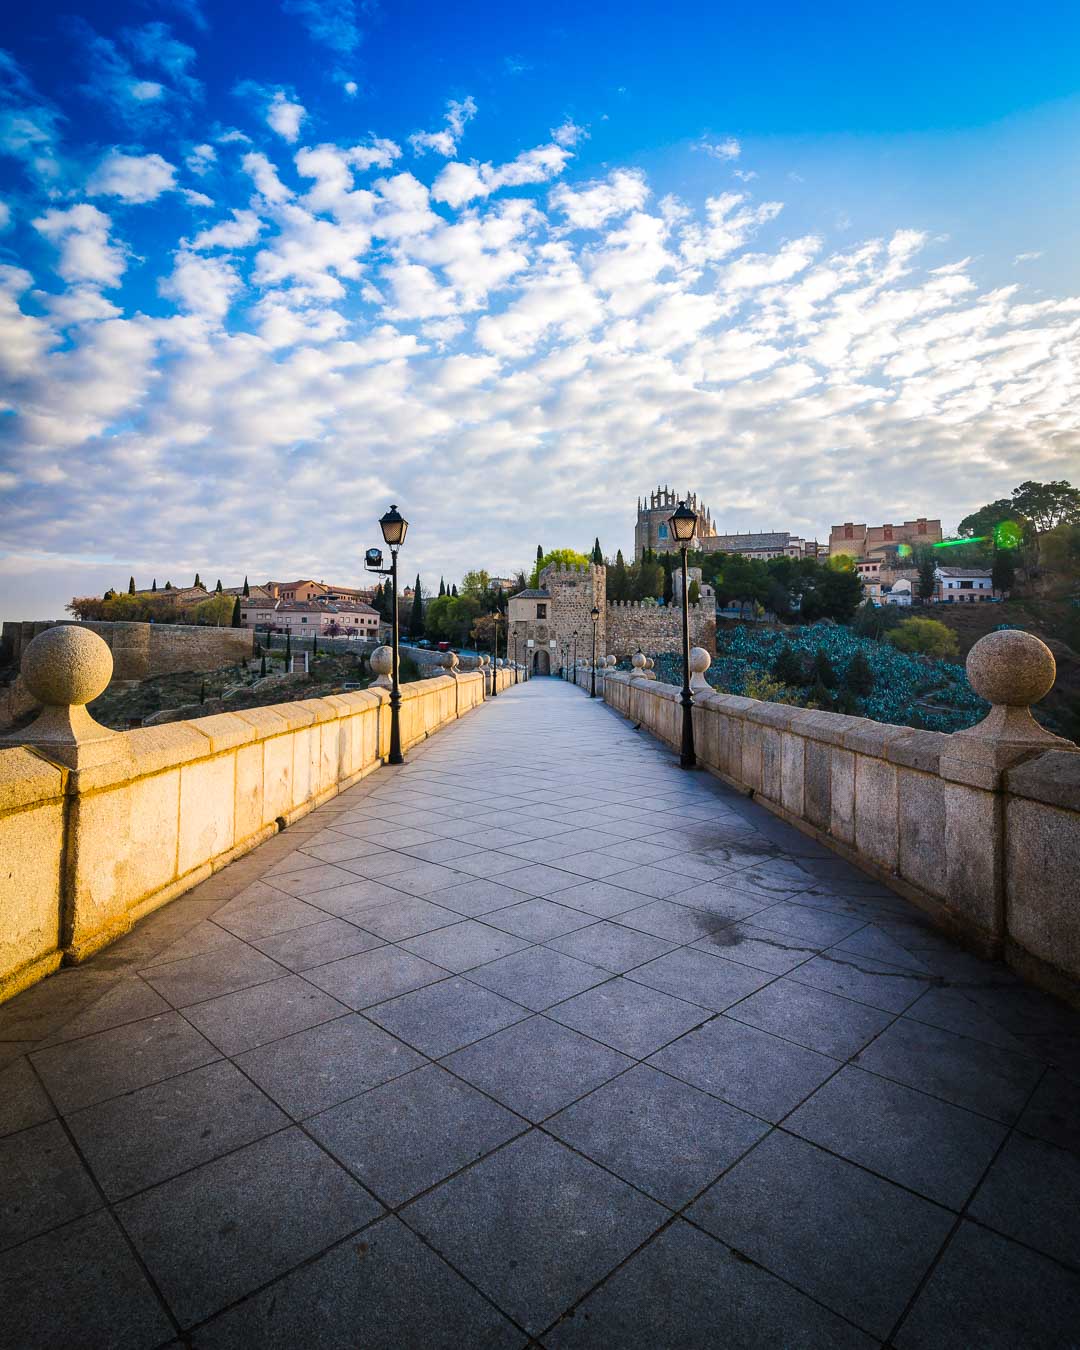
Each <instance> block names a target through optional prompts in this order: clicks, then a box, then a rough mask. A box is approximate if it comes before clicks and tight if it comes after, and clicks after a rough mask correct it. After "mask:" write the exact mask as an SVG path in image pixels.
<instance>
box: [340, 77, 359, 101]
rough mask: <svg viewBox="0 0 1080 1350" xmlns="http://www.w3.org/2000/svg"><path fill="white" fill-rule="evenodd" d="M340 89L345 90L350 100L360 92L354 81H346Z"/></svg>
mask: <svg viewBox="0 0 1080 1350" xmlns="http://www.w3.org/2000/svg"><path fill="white" fill-rule="evenodd" d="M342 88H343V89H344V90H345V92H346V93H347V94H348V96H349V97H350V98H355V97H356V95H357V94H358V93H359V92H360V86H359V85H358V84H357V83H356V81H355V80H346V81H345V83H344V85H343V86H342Z"/></svg>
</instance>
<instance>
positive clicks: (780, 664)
mask: <svg viewBox="0 0 1080 1350" xmlns="http://www.w3.org/2000/svg"><path fill="white" fill-rule="evenodd" d="M772 673H773V678H774V679H777V680H779V681H780V683H781V684H792V685H803V684H805V683H806V678H805V676H804V675H803V666H802V662H801V661H800V660H799V658H798V657H797V656H796V655H795V653H794V652H793V651H792V650H791V648H790V647H789V646H788V644H787V643H786V642H785V643H784V645H783V646H782V647H781V648H780V650H779V651H778V652H777V653H776V657H775V659H774V660H773V663H772Z"/></svg>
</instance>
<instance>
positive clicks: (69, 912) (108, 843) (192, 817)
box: [0, 670, 512, 1001]
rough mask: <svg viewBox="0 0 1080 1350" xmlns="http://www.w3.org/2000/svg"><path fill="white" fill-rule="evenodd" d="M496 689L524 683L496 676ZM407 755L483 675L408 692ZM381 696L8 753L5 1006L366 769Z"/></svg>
mask: <svg viewBox="0 0 1080 1350" xmlns="http://www.w3.org/2000/svg"><path fill="white" fill-rule="evenodd" d="M498 675H499V688H500V689H502V688H504V687H506V685H507V684H508V683H509V680H510V678H511V677H512V672H511V671H509V670H500V671H499V672H498ZM401 699H402V701H401V741H402V747H403V749H408V747H409V746H412V745H415V744H416V743H417V742H419V741H422V740H424V739H425V737H427V736H430V735H432V734H433V733H434V732H435V731H437V730H438V729H439V728H440V727H443V726H445V725H447V724H448V723H449V722H452V721H454V720H455V719H456V718H459V717H462V716H464V715H465V714H466V713H468V712H470V711H471V710H472V709H473V708H475V707H478V706H479V705H480V704H481V703H483V701H484V680H483V677H482V676H481V675H480V674H479V673H475V674H459V675H457V676H449V675H443V676H440V677H438V678H435V679H429V680H423V681H418V682H416V683H413V684H407V685H404V686H403V687H402V690H401ZM389 737H390V710H389V707H388V695H387V694H386V692H385V691H383V690H381V689H378V690H362V691H357V692H354V693H349V694H339V695H332V696H330V697H328V698H315V699H307V700H304V701H301V702H296V703H281V704H276V705H273V706H270V707H265V708H252V709H248V710H244V711H240V712H229V713H221V714H219V715H217V716H213V717H203V718H198V719H196V720H194V721H190V722H183V723H173V724H171V725H166V726H157V727H146V728H140V729H139V730H136V731H131V732H125V733H116V734H115V736H112V737H110V738H109V739H108V741H107V742H106V744H105V751H104V755H103V757H99V758H101V762H97V763H95V764H93V765H92V766H90V767H86V768H81V769H77V770H76V769H68V768H63V767H60V766H58V765H56V764H53V763H50V762H49V761H48V760H47V759H46V758H44V757H43V754H42V752H40V751H34V750H31V749H28V748H24V747H14V748H10V749H3V750H0V859H2V863H3V865H2V866H0V1001H2V1000H3V999H5V998H10V997H11V996H12V995H13V994H16V993H18V992H19V990H20V989H23V988H26V987H27V986H28V985H29V984H32V983H33V982H34V981H35V980H37V979H40V978H41V977H42V976H44V975H48V974H49V973H50V972H51V971H53V970H55V969H56V967H57V966H58V965H59V964H60V962H61V960H66V961H69V962H71V961H79V960H82V959H83V958H84V957H86V956H88V955H90V954H91V953H93V952H95V951H97V950H98V949H99V948H101V947H102V946H104V945H105V944H106V943H108V942H111V941H112V940H114V939H115V938H117V937H119V936H121V935H122V934H123V933H125V932H127V931H128V930H129V929H130V928H131V926H132V925H133V924H134V923H135V922H136V921H137V920H138V919H140V918H141V917H143V916H144V915H146V914H148V913H150V912H151V911H153V910H155V909H157V908H158V907H159V906H161V905H163V904H165V903H166V902H167V901H169V900H171V899H173V898H175V897H176V896H177V895H180V894H182V893H183V892H185V891H187V890H190V889H191V887H193V886H195V885H197V884H198V883H199V882H201V881H203V880H205V878H206V877H208V876H210V875H211V873H213V872H214V871H217V870H218V869H219V868H221V867H223V866H225V864H226V863H228V862H230V861H231V860H232V859H233V858H235V857H237V856H239V855H240V854H242V853H245V852H247V851H248V850H249V849H251V848H254V847H255V846H256V845H257V844H259V843H261V842H262V841H263V840H264V839H267V838H269V837H270V836H271V835H273V834H275V833H276V832H277V831H278V830H279V829H281V828H283V827H284V826H285V825H287V824H289V823H291V822H292V821H295V820H297V819H299V818H300V817H301V816H303V815H305V814H306V813H307V812H308V811H311V810H312V809H313V808H314V807H316V806H318V805H320V804H321V803H322V802H324V801H327V800H328V799H329V798H331V797H333V796H335V795H336V794H337V793H339V792H341V791H343V790H344V789H345V788H347V787H349V786H351V784H353V783H355V782H357V781H358V780H359V779H361V778H363V777H364V776H365V775H367V774H369V773H371V772H373V771H374V770H375V769H377V768H378V767H379V766H380V764H381V763H382V762H383V761H384V760H385V758H386V756H387V754H388V753H389Z"/></svg>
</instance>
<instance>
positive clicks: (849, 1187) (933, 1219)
mask: <svg viewBox="0 0 1080 1350" xmlns="http://www.w3.org/2000/svg"><path fill="white" fill-rule="evenodd" d="M687 1217H688V1218H689V1219H690V1220H691V1221H692V1222H694V1223H697V1224H700V1225H701V1227H703V1228H704V1229H706V1230H707V1231H708V1232H710V1233H712V1234H714V1236H716V1237H718V1238H719V1239H720V1240H721V1241H722V1242H726V1243H728V1244H729V1245H730V1246H732V1247H735V1248H737V1249H738V1250H739V1251H741V1252H744V1253H745V1254H746V1255H747V1256H748V1257H750V1259H751V1260H753V1261H756V1262H758V1263H759V1264H760V1265H762V1266H764V1267H765V1268H766V1270H770V1271H772V1272H773V1274H775V1275H779V1276H780V1277H781V1278H782V1279H785V1280H788V1281H789V1282H790V1283H791V1284H793V1285H794V1286H795V1287H796V1288H797V1289H801V1290H803V1292H804V1293H807V1294H809V1295H810V1296H811V1297H813V1298H816V1299H818V1300H819V1301H820V1302H821V1303H824V1304H825V1306H826V1307H827V1308H831V1309H832V1310H833V1311H834V1312H837V1313H839V1314H840V1315H841V1316H843V1317H847V1318H849V1319H850V1320H851V1321H852V1322H854V1323H855V1324H856V1325H857V1326H860V1327H862V1328H863V1329H864V1330H866V1331H868V1332H869V1333H871V1334H872V1335H874V1336H877V1337H879V1338H880V1337H884V1336H885V1335H887V1334H888V1332H889V1330H890V1328H891V1327H892V1326H893V1324H894V1323H895V1322H896V1320H897V1318H898V1317H899V1316H900V1314H901V1313H902V1312H903V1311H904V1309H905V1307H906V1305H907V1303H908V1300H909V1299H910V1298H911V1296H912V1295H913V1294H914V1293H915V1291H916V1289H917V1288H918V1286H919V1282H920V1281H921V1279H922V1277H923V1276H924V1274H925V1273H926V1272H927V1270H929V1268H930V1265H931V1263H932V1262H933V1260H934V1257H935V1256H936V1255H937V1252H938V1249H939V1248H940V1247H941V1245H942V1243H943V1242H944V1241H945V1239H946V1237H947V1236H948V1234H949V1230H950V1228H951V1227H952V1224H953V1215H952V1214H950V1213H949V1211H948V1210H945V1209H941V1208H939V1207H938V1206H937V1205H933V1204H931V1203H930V1202H929V1201H928V1200H922V1199H920V1198H918V1197H917V1196H914V1195H911V1194H910V1193H909V1192H908V1191H904V1190H901V1189H900V1188H899V1187H898V1186H893V1185H891V1184H890V1183H889V1182H887V1181H882V1180H881V1179H880V1178H879V1177H875V1176H872V1175H871V1174H870V1173H869V1172H865V1171H863V1170H862V1169H861V1168H858V1167H854V1166H852V1164H851V1163H848V1162H845V1161H843V1160H842V1159H840V1158H834V1157H832V1156H831V1155H830V1154H828V1153H825V1152H823V1151H822V1150H821V1149H819V1148H815V1147H814V1146H813V1145H812V1144H808V1143H806V1142H804V1141H803V1140H801V1139H795V1138H793V1137H792V1136H791V1135H787V1134H783V1133H781V1132H780V1131H774V1132H773V1133H772V1134H771V1135H769V1136H768V1138H767V1139H765V1140H763V1141H762V1142H761V1143H760V1144H759V1145H758V1146H757V1147H756V1148H755V1149H754V1150H753V1151H752V1152H750V1153H749V1154H748V1155H747V1156H746V1157H745V1158H743V1159H742V1161H741V1162H738V1163H736V1164H735V1166H734V1167H733V1168H732V1169H731V1170H730V1171H729V1172H728V1173H726V1174H725V1175H724V1176H723V1177H721V1178H720V1180H719V1181H718V1182H717V1183H716V1184H715V1185H714V1186H712V1187H710V1188H709V1190H707V1191H706V1192H705V1194H704V1195H703V1196H702V1197H701V1198H700V1199H699V1200H697V1201H696V1202H695V1203H694V1204H693V1205H692V1206H691V1207H690V1209H689V1210H688V1211H687Z"/></svg>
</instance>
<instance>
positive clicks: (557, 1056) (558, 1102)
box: [443, 1017, 632, 1121]
mask: <svg viewBox="0 0 1080 1350" xmlns="http://www.w3.org/2000/svg"><path fill="white" fill-rule="evenodd" d="M443 1063H444V1064H445V1065H446V1067H447V1068H448V1069H450V1070H451V1071H452V1072H453V1073H456V1074H458V1075H460V1077H462V1078H464V1079H466V1080H467V1081H468V1082H470V1083H473V1084H475V1086H476V1087H478V1088H480V1089H482V1090H483V1091H484V1092H487V1093H488V1094H490V1095H491V1096H492V1097H495V1098H496V1099H497V1100H498V1101H501V1102H504V1103H505V1104H506V1105H507V1106H509V1107H510V1108H511V1110H513V1111H517V1112H518V1114H519V1115H522V1116H525V1117H526V1118H527V1119H528V1120H533V1121H538V1120H543V1119H544V1117H545V1116H549V1115H551V1113H552V1112H553V1111H557V1110H559V1108H560V1107H563V1106H566V1104H567V1103H568V1102H572V1101H574V1100H575V1098H577V1097H580V1096H581V1095H582V1093H585V1092H588V1091H589V1090H590V1089H591V1088H594V1087H597V1086H598V1085H599V1084H600V1083H604V1082H607V1080H608V1079H609V1078H612V1077H613V1076H614V1075H615V1074H617V1073H621V1072H622V1070H623V1069H626V1068H628V1067H629V1066H630V1064H631V1063H632V1061H631V1060H630V1059H628V1058H627V1057H626V1056H625V1055H621V1054H618V1053H616V1052H615V1051H613V1050H609V1049H608V1048H607V1047H606V1046H603V1045H597V1043H596V1042H595V1041H594V1040H590V1039H589V1037H588V1036H582V1035H579V1034H578V1033H577V1032H576V1031H571V1030H570V1029H569V1028H568V1027H563V1026H559V1025H558V1024H557V1023H555V1022H551V1021H549V1020H548V1019H547V1018H546V1017H530V1018H529V1020H528V1021H525V1022H519V1023H517V1025H516V1026H511V1027H507V1028H506V1029H505V1030H504V1031H500V1032H497V1033H496V1034H495V1035H494V1036H488V1037H486V1038H485V1039H484V1040H481V1041H478V1042H477V1043H476V1044H475V1045H470V1046H467V1047H466V1048H465V1049H464V1050H458V1051H457V1052H456V1053H455V1054H452V1055H449V1056H447V1058H446V1059H445V1060H444V1061H443Z"/></svg>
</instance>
